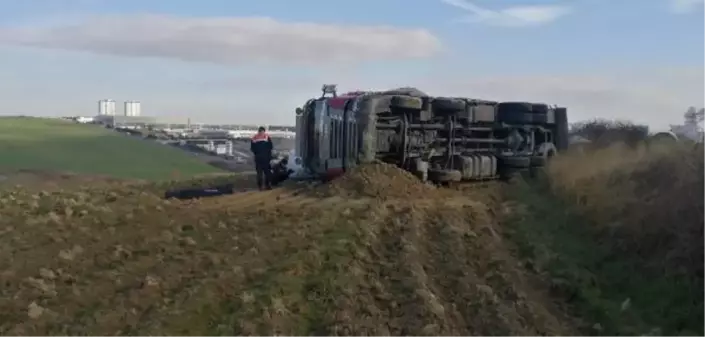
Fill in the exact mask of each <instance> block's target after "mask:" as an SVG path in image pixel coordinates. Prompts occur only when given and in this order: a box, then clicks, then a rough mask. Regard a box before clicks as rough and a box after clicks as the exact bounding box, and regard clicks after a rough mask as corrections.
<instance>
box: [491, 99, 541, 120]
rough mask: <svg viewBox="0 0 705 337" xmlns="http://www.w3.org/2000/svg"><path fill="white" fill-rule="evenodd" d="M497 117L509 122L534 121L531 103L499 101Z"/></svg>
mask: <svg viewBox="0 0 705 337" xmlns="http://www.w3.org/2000/svg"><path fill="white" fill-rule="evenodd" d="M497 119H499V121H500V122H504V123H509V124H530V123H532V122H533V118H532V106H531V103H517V102H505V103H499V104H498V105H497Z"/></svg>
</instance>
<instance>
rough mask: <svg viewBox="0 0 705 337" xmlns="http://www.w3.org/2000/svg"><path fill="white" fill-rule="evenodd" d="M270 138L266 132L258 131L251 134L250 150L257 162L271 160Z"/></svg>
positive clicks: (271, 147)
mask: <svg viewBox="0 0 705 337" xmlns="http://www.w3.org/2000/svg"><path fill="white" fill-rule="evenodd" d="M273 148H274V146H273V145H272V139H271V138H269V135H268V134H267V133H266V132H258V133H257V134H256V135H254V136H252V139H251V141H250V150H251V151H252V153H253V154H254V155H255V160H256V161H258V162H264V161H266V162H269V161H270V160H272V149H273Z"/></svg>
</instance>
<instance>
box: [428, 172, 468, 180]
mask: <svg viewBox="0 0 705 337" xmlns="http://www.w3.org/2000/svg"><path fill="white" fill-rule="evenodd" d="M462 179H463V174H462V173H461V172H460V171H458V170H428V180H430V181H432V182H436V183H446V182H457V181H460V180H462Z"/></svg>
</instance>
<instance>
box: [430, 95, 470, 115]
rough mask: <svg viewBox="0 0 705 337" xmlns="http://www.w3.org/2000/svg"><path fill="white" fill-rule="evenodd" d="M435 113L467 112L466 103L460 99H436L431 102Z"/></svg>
mask: <svg viewBox="0 0 705 337" xmlns="http://www.w3.org/2000/svg"><path fill="white" fill-rule="evenodd" d="M431 107H432V108H433V111H442V112H451V113H452V112H458V111H465V101H463V100H462V99H458V98H444V97H441V98H436V99H434V100H433V102H431Z"/></svg>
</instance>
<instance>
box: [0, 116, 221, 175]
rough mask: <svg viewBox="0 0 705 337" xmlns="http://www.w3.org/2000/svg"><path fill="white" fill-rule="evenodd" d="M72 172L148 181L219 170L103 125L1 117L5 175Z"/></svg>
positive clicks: (0, 157)
mask: <svg viewBox="0 0 705 337" xmlns="http://www.w3.org/2000/svg"><path fill="white" fill-rule="evenodd" d="M16 170H24V171H38V172H62V173H63V172H70V173H80V174H91V175H107V176H111V177H116V178H133V179H147V180H164V179H170V178H171V177H172V175H173V174H176V172H178V174H179V175H180V176H182V177H191V176H194V175H198V174H205V173H215V172H220V170H218V169H216V168H214V167H212V166H210V165H207V164H205V163H203V162H202V161H200V160H198V159H197V158H194V157H192V156H190V155H188V154H187V153H184V152H183V151H180V150H178V149H174V148H171V147H168V146H164V145H161V144H158V143H155V142H151V141H144V140H142V139H139V138H134V137H128V136H124V135H121V134H117V133H115V132H111V131H110V130H106V129H104V128H101V127H99V126H93V125H80V124H74V123H70V122H66V121H62V120H53V119H43V118H27V117H4V118H0V172H3V173H8V172H13V171H16Z"/></svg>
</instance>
